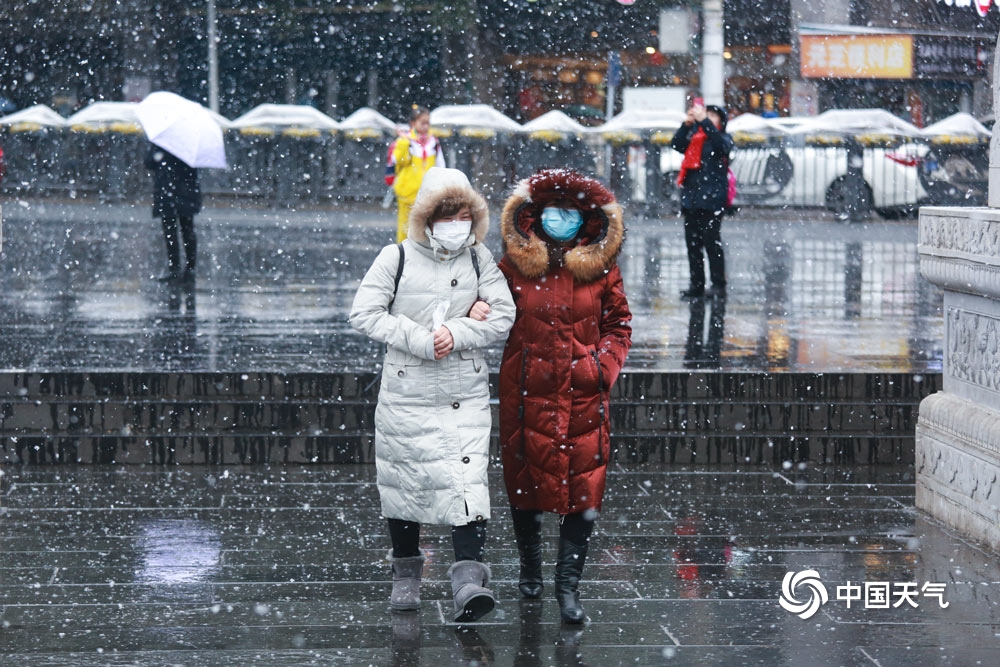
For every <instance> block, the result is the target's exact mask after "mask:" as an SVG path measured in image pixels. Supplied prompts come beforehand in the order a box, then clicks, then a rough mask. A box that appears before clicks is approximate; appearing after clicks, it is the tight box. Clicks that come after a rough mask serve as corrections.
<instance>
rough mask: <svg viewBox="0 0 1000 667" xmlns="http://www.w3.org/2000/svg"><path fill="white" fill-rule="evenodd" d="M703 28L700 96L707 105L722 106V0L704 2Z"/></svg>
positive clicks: (723, 100)
mask: <svg viewBox="0 0 1000 667" xmlns="http://www.w3.org/2000/svg"><path fill="white" fill-rule="evenodd" d="M702 13H703V15H704V28H703V29H702V30H703V32H702V35H701V43H702V47H701V96H702V97H704V98H705V102H707V103H708V104H719V105H724V104H725V103H726V100H725V86H724V78H725V72H724V70H723V57H722V51H723V45H724V39H723V34H722V0H704V2H703V4H702Z"/></svg>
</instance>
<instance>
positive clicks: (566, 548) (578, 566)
mask: <svg viewBox="0 0 1000 667" xmlns="http://www.w3.org/2000/svg"><path fill="white" fill-rule="evenodd" d="M587 547H588V543H585V544H583V545H582V546H581V545H579V544H574V543H573V542H570V541H569V540H568V539H566V538H565V537H562V536H560V537H559V556H558V558H557V560H556V600H557V601H558V602H559V614H560V615H561V616H562V619H563V620H564V621H566V622H567V623H583V622H584V621H585V620H586V619H587V615H586V614H585V613H584V611H583V607H581V606H580V593H579V592H578V590H577V589H578V587H579V585H580V577H581V576H582V575H583V564H584V562H586V560H587Z"/></svg>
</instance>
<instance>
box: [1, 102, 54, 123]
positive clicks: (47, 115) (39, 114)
mask: <svg viewBox="0 0 1000 667" xmlns="http://www.w3.org/2000/svg"><path fill="white" fill-rule="evenodd" d="M21 123H25V124H32V125H39V126H43V127H63V126H64V125H66V119H65V118H63V117H62V116H60V115H59V114H58V113H56V112H55V111H53V110H52V109H50V108H49V107H47V106H45V105H44V104H36V105H35V106H33V107H28V108H27V109H21V110H20V111H15V112H14V113H12V114H10V115H8V116H4V117H3V118H0V125H19V124H21Z"/></svg>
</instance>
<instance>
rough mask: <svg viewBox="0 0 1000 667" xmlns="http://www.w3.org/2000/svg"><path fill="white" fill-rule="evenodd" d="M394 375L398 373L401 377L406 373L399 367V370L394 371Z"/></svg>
mask: <svg viewBox="0 0 1000 667" xmlns="http://www.w3.org/2000/svg"><path fill="white" fill-rule="evenodd" d="M396 375H398V376H399V377H403V376H404V375H406V371H404V370H403V369H400V370H398V371H396Z"/></svg>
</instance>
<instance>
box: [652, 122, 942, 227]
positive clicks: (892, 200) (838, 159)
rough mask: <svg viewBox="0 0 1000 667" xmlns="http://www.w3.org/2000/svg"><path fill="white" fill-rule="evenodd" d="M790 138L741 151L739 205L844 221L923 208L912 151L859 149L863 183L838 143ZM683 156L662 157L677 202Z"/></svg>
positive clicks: (735, 165)
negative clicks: (804, 211)
mask: <svg viewBox="0 0 1000 667" xmlns="http://www.w3.org/2000/svg"><path fill="white" fill-rule="evenodd" d="M820 141H823V140H817V139H813V138H810V137H807V136H796V135H789V136H785V137H781V138H780V139H773V140H770V143H769V142H768V141H765V142H763V143H755V144H749V145H748V144H743V145H739V144H738V145H737V147H736V148H735V150H734V151H733V158H732V164H731V165H730V166H731V168H732V170H733V173H734V174H735V175H736V184H737V195H736V204H737V205H739V204H745V205H763V206H794V207H800V206H801V207H810V206H815V207H824V208H827V209H829V210H830V211H832V212H833V213H834V214H835V215H836V216H837V217H838V218H840V219H845V220H846V219H848V218H852V217H855V216H858V215H866V214H867V213H868V212H869V211H872V210H874V211H875V212H877V213H878V214H879V215H882V216H883V217H900V216H903V215H912V214H913V213H914V212H915V211H916V210H917V207H918V206H920V205H921V204H923V203H925V201H926V198H927V191H926V190H925V189H924V185H923V183H922V182H921V175H920V173H919V169H918V166H919V164H920V163H919V161H918V160H915V159H914V158H915V157H916V156H917V151H916V149H915V148H911V146H915V145H902V146H898V147H895V148H887V147H884V146H872V147H861V148H860V151H859V152H860V154H861V156H860V157H861V160H860V161H861V164H860V166H861V171H860V176H861V181H859V182H855V181H854V180H853V179H852V176H851V174H849V173H848V152H849V151H848V148H847V147H846V146H845V145H844V144H843V143H840V144H838V143H835V142H836V141H837V140H836V139H827V140H826V141H829V142H830V143H828V144H825V143H820ZM682 159H683V156H682V155H681V154H680V153H677V152H676V151H671V150H664V151H662V152H661V169H662V171H663V173H664V182H665V183H664V188H665V193H664V194H665V196H666V197H667V198H668V199H669V200H671V201H672V202H674V205H676V204H677V202H679V194H678V193H677V174H678V172H679V170H680V164H681V160H682Z"/></svg>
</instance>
